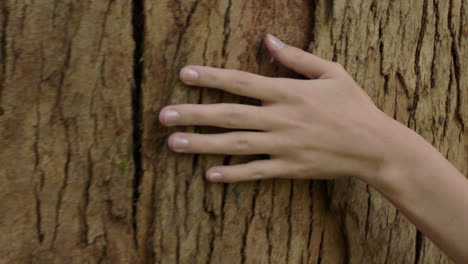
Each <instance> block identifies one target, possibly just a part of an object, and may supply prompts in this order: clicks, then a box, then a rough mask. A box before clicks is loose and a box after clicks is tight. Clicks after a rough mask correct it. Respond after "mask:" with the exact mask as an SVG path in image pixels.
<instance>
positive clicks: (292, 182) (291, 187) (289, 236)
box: [286, 180, 294, 263]
mask: <svg viewBox="0 0 468 264" xmlns="http://www.w3.org/2000/svg"><path fill="white" fill-rule="evenodd" d="M290 184H291V186H290V189H289V201H288V218H287V219H288V242H287V245H288V248H287V249H286V262H287V263H289V251H290V250H291V237H292V223H291V207H292V201H293V193H294V180H290Z"/></svg>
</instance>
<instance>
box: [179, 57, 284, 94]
mask: <svg viewBox="0 0 468 264" xmlns="http://www.w3.org/2000/svg"><path fill="white" fill-rule="evenodd" d="M180 79H181V80H182V81H183V82H184V83H186V84H189V85H196V86H203V87H208V88H217V89H221V90H223V91H226V92H230V93H233V94H238V95H242V96H247V97H252V98H256V99H260V100H264V101H278V100H279V99H281V98H282V96H283V93H282V91H281V90H282V89H281V88H280V87H281V86H280V85H281V83H282V82H284V80H283V79H284V78H271V77H265V76H260V75H257V74H253V73H249V72H244V71H238V70H231V69H220V68H213V67H207V66H198V65H190V66H186V67H184V68H183V69H182V70H181V71H180ZM288 80H289V79H288Z"/></svg>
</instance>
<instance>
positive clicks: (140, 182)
mask: <svg viewBox="0 0 468 264" xmlns="http://www.w3.org/2000/svg"><path fill="white" fill-rule="evenodd" d="M266 32H270V33H273V34H275V35H277V36H278V37H279V38H281V39H283V40H284V41H286V42H287V43H289V44H291V45H294V46H297V47H300V48H303V49H305V50H308V51H310V52H313V53H315V54H317V55H320V56H322V57H324V58H327V59H331V60H334V61H338V62H340V63H342V64H343V65H344V66H345V68H346V69H347V70H348V71H349V72H350V73H351V75H352V76H353V77H354V78H355V80H356V81H357V82H358V83H359V84H360V85H361V86H362V87H363V89H364V90H365V91H366V92H367V93H368V94H369V95H370V96H371V98H372V99H373V100H374V102H375V103H376V104H377V105H378V106H379V108H381V109H382V110H384V111H385V112H386V113H387V114H389V115H391V116H393V117H394V118H395V119H397V120H398V121H400V122H402V123H404V124H405V125H407V126H409V127H411V128H413V129H415V130H416V131H417V132H418V133H419V134H421V135H422V136H424V137H425V138H426V139H427V140H428V141H430V142H431V143H432V144H433V145H434V146H435V147H437V148H438V149H439V150H440V151H441V152H442V153H443V154H444V155H445V157H447V158H448V159H449V160H450V161H451V162H452V163H453V164H454V165H455V166H456V167H457V168H458V169H460V170H461V171H462V172H463V173H464V174H465V175H467V173H468V86H467V85H468V75H467V74H466V72H467V71H468V2H467V1H463V0H450V1H430V0H424V1H411V2H410V1H405V0H395V1H376V0H359V1H350V0H334V1H330V0H329V1H326V0H319V1H292V0H286V1H285V0H273V1H246V0H243V1H233V0H225V1H215V0H191V1H170V0H99V1H97V0H95V1H93V0H86V1H78V0H63V1H32V0H2V1H1V3H0V47H1V48H0V83H1V86H0V161H1V162H2V165H1V166H0V201H1V203H0V234H1V235H0V263H100V262H102V263H208V262H209V263H450V261H449V260H448V258H447V257H446V256H445V255H444V254H443V253H441V252H440V251H439V250H438V249H437V248H436V247H435V246H434V245H433V244H432V243H431V242H430V241H429V240H428V239H427V238H425V237H424V236H423V235H422V234H421V233H420V232H418V231H417V230H416V229H415V228H414V226H413V225H411V224H410V223H409V222H408V221H407V220H406V218H405V217H404V216H403V215H402V214H401V213H399V212H398V211H397V210H396V209H395V208H394V207H393V206H392V205H391V204H390V203H389V202H388V201H387V200H385V198H383V197H382V196H381V195H380V194H379V193H378V192H377V191H376V190H374V189H373V188H371V187H369V186H368V185H366V184H364V183H362V182H360V181H357V180H355V179H351V178H345V179H340V180H337V181H329V182H325V181H319V180H310V181H306V180H294V181H292V180H285V179H275V180H265V181H257V182H249V183H236V184H220V183H208V182H206V181H205V179H204V177H203V175H204V172H205V171H206V169H208V168H209V167H211V166H213V165H216V164H223V163H224V164H235V163H241V162H245V161H248V160H252V159H255V158H258V157H239V156H236V157H231V156H229V157H227V156H219V155H218V156H216V155H188V154H175V153H172V152H170V151H169V149H168V148H167V145H166V141H167V136H168V135H169V134H170V133H172V132H173V131H176V130H185V131H197V132H202V133H213V132H219V131H224V130H222V129H216V128H206V127H204V128H200V127H198V128H194V127H188V128H180V127H179V128H177V129H174V128H166V127H162V126H161V125H160V124H159V121H158V114H159V110H160V109H161V108H162V107H164V106H165V105H168V104H177V103H217V102H237V103H239V102H241V103H250V104H258V103H259V102H258V101H255V100H252V99H248V98H241V97H239V96H235V95H232V94H227V93H223V92H220V91H216V90H213V89H210V90H206V89H203V88H196V87H188V86H185V85H183V84H182V83H181V82H180V81H179V79H178V71H179V70H180V68H181V67H183V66H184V65H187V64H201V65H208V66H214V67H223V68H232V69H240V70H244V71H249V72H253V73H257V74H262V75H268V76H284V77H291V78H301V76H299V75H298V74H295V73H292V72H290V71H289V70H287V69H285V68H284V67H282V66H280V65H278V63H276V62H273V61H272V59H271V56H270V55H269V54H268V52H267V51H266V49H265V48H264V47H263V44H262V41H261V40H262V37H263V35H264V34H265V33H266Z"/></svg>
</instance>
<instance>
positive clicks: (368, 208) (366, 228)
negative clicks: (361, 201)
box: [364, 185, 372, 240]
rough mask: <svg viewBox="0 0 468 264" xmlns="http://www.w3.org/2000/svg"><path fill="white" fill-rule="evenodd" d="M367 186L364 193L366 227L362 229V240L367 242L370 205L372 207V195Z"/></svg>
mask: <svg viewBox="0 0 468 264" xmlns="http://www.w3.org/2000/svg"><path fill="white" fill-rule="evenodd" d="M369 188H370V187H369V185H367V186H366V192H367V214H366V226H365V229H364V238H365V239H366V240H367V234H368V232H369V226H370V220H369V216H370V212H371V205H372V195H371V192H370V189H369Z"/></svg>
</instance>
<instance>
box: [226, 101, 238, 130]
mask: <svg viewBox="0 0 468 264" xmlns="http://www.w3.org/2000/svg"><path fill="white" fill-rule="evenodd" d="M241 119H242V111H240V110H239V109H238V108H237V107H234V106H232V105H229V106H226V107H225V109H224V119H223V120H224V122H225V124H226V125H227V126H228V127H235V126H236V125H237V124H238V123H239V120H241Z"/></svg>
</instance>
